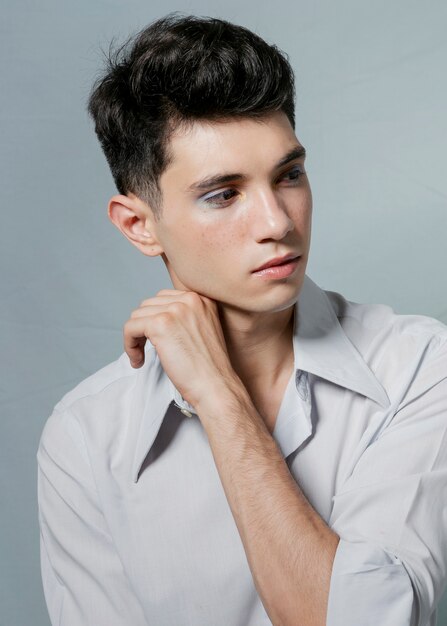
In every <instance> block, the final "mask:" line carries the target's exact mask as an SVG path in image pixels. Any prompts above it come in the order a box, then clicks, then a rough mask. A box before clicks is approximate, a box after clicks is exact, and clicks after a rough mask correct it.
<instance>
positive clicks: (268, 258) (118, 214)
mask: <svg viewBox="0 0 447 626" xmlns="http://www.w3.org/2000/svg"><path fill="white" fill-rule="evenodd" d="M89 111H90V113H91V115H92V116H93V118H94V120H95V123H96V132H97V134H98V137H99V140H100V142H101V144H102V147H103V149H104V152H105V155H106V157H107V159H108V162H109V165H110V167H111V171H112V173H113V175H114V178H115V181H116V185H117V187H118V191H119V193H118V194H117V195H115V196H113V197H112V199H111V200H110V202H109V206H108V214H109V217H110V219H111V220H112V222H113V223H114V224H115V225H116V226H117V228H119V229H120V231H121V232H122V233H123V235H124V236H125V237H127V239H129V241H130V242H131V243H132V244H133V245H135V246H136V247H137V248H138V249H139V250H140V251H141V252H142V253H143V254H145V255H147V256H148V257H151V256H157V255H161V257H162V258H163V260H164V262H165V264H166V267H167V269H168V271H169V275H170V277H171V280H172V284H173V287H174V288H173V289H163V290H161V291H159V292H158V293H157V294H156V295H155V296H153V297H150V298H148V299H147V300H145V301H143V302H142V303H141V306H140V307H139V308H138V309H136V310H135V311H134V312H133V313H132V315H131V318H130V319H129V321H128V322H126V324H125V328H124V338H125V348H126V352H124V353H123V354H122V355H121V356H120V358H119V359H118V360H116V361H114V362H113V363H111V364H109V365H107V366H106V367H104V368H102V369H101V370H99V371H98V372H96V373H95V374H93V375H92V376H90V377H89V378H87V379H86V380H84V381H82V382H81V383H80V384H79V385H78V386H77V387H76V388H75V389H73V390H72V391H70V392H69V393H67V394H66V395H65V396H64V397H63V398H62V399H61V401H60V402H59V403H58V404H57V405H56V406H55V408H54V412H53V414H52V415H51V417H50V418H49V420H48V421H47V424H46V426H45V429H44V432H43V435H42V439H41V442H40V447H39V451H38V462H39V519H40V525H41V537H42V539H41V555H42V575H43V584H44V589H45V595H46V600H47V604H48V609H49V613H50V616H51V621H52V624H60V625H61V626H75V625H76V626H77V625H83V626H86V625H95V626H117V625H123V626H124V625H126V626H130V625H131V626H142V625H144V624H150V625H156V626H182V625H191V626H233V625H234V626H236V625H240V626H261V625H263V624H270V623H272V624H275V625H287V626H289V625H293V626H317V625H318V626H323V625H324V624H328V625H329V626H364V625H366V624H374V626H375V625H378V624H380V625H381V626H428V625H430V626H433V625H434V624H435V623H436V606H437V603H438V602H439V599H440V597H441V595H442V593H443V590H444V587H445V582H446V567H447V557H446V553H447V550H446V547H447V530H446V526H447V524H446V519H447V506H446V484H447V433H446V430H447V328H446V327H445V326H444V325H443V324H441V322H438V321H437V320H435V319H433V318H430V317H425V316H408V315H397V314H395V313H394V312H393V310H392V309H391V308H390V307H388V306H385V305H366V304H358V303H354V302H350V301H347V300H346V299H345V298H344V297H343V296H342V295H340V294H338V293H335V292H331V291H324V290H322V289H320V288H319V287H318V286H317V285H316V284H315V283H314V282H313V281H312V280H311V279H310V278H309V277H308V276H307V275H306V273H305V271H306V265H307V260H308V255H309V246H310V236H311V214H312V196H311V190H310V186H309V180H308V178H307V175H306V173H305V168H304V161H305V150H304V147H303V145H302V144H301V142H300V141H299V139H298V137H297V135H296V133H295V119H294V84H293V73H292V70H291V68H290V65H289V64H288V62H287V60H286V58H285V56H284V55H283V54H282V53H281V52H280V51H279V50H278V49H277V48H275V47H274V46H272V45H268V44H267V43H266V42H264V41H263V40H262V39H260V38H259V37H258V36H256V35H255V34H253V33H251V32H249V31H248V30H246V29H244V28H242V27H240V26H235V25H233V24H230V23H228V22H225V21H222V20H218V19H211V18H201V19H199V18H196V17H193V16H190V17H178V16H175V15H169V16H167V17H166V18H163V19H161V20H158V21H157V22H155V23H153V24H151V25H150V26H149V27H148V28H147V29H145V30H143V31H142V32H141V33H140V34H139V35H138V36H137V37H136V38H135V39H133V40H132V41H131V42H129V43H128V45H127V46H126V47H124V48H122V49H121V50H120V51H119V53H118V54H117V55H115V56H112V57H111V59H110V64H109V67H108V68H107V71H106V73H105V74H104V76H103V77H102V78H101V79H100V80H98V82H97V83H96V85H95V87H94V89H93V91H92V94H91V97H90V101H89ZM265 266H269V267H268V268H267V269H260V268H262V267H265ZM147 339H148V340H149V341H147ZM129 357H130V362H129Z"/></svg>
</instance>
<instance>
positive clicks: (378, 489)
mask: <svg viewBox="0 0 447 626" xmlns="http://www.w3.org/2000/svg"><path fill="white" fill-rule="evenodd" d="M329 525H330V526H331V528H332V529H333V530H334V531H335V532H337V534H338V535H339V536H340V542H339V545H338V548H337V552H336V555H335V559H334V563H333V569H332V575H331V582H330V590H329V598H328V613H327V626H359V625H360V624H361V625H362V626H368V625H371V626H373V625H374V626H376V625H377V624H380V625H381V626H432V625H433V624H435V623H436V609H437V605H438V603H439V601H440V599H441V597H442V594H443V592H444V591H445V587H446V580H447V349H446V345H445V344H444V345H441V346H440V348H439V349H438V350H436V351H434V354H433V355H432V356H431V358H430V359H429V361H427V362H426V363H424V364H423V365H422V366H421V367H420V368H419V370H418V371H417V373H416V375H415V377H414V380H413V381H412V384H411V386H409V387H408V391H407V393H406V394H405V397H404V398H403V399H402V401H401V402H400V404H399V407H398V410H397V411H395V413H394V415H393V418H392V419H391V420H389V421H388V422H387V424H386V426H384V427H383V428H382V429H378V432H377V435H376V437H375V438H374V440H373V441H372V442H370V444H369V445H368V446H367V447H366V449H365V450H364V452H363V454H362V455H361V456H360V458H359V460H358V461H357V463H356V464H355V467H354V468H353V471H352V472H351V474H350V476H349V477H348V478H347V479H346V481H345V483H344V484H343V486H342V488H341V489H340V490H339V491H338V492H337V493H336V495H335V496H334V498H333V509H332V512H331V518H330V521H329Z"/></svg>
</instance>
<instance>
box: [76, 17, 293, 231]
mask: <svg viewBox="0 0 447 626" xmlns="http://www.w3.org/2000/svg"><path fill="white" fill-rule="evenodd" d="M87 108H88V112H89V114H90V115H91V116H92V118H93V119H94V122H95V132H96V134H97V136H98V139H99V141H100V143H101V146H102V149H103V151H104V154H105V156H106V159H107V161H108V163H109V166H110V170H111V172H112V175H113V178H114V181H115V184H116V186H117V188H118V191H119V192H120V193H122V194H127V193H128V192H131V193H133V194H135V195H136V196H138V197H139V198H141V199H143V200H144V201H145V202H147V203H148V204H149V205H150V206H151V208H152V210H153V213H154V216H155V218H156V219H157V218H158V217H159V216H160V215H161V203H162V196H161V191H160V187H159V177H160V175H161V174H162V173H163V171H164V170H165V169H166V168H167V166H168V165H169V163H170V162H172V155H171V154H170V152H169V138H170V135H171V133H172V132H173V131H174V130H175V129H176V128H178V127H179V126H181V125H188V123H192V122H194V121H195V120H209V121H225V120H227V119H233V118H241V117H252V118H260V117H262V116H264V115H266V114H268V113H272V112H274V111H278V110H281V111H283V112H284V113H285V114H286V115H287V117H288V119H289V121H290V124H291V126H292V128H293V129H295V85H294V74H293V70H292V68H291V66H290V63H289V61H288V56H287V55H286V54H285V53H284V52H282V51H281V50H279V48H278V47H277V46H275V45H274V44H268V43H267V42H266V41H264V40H263V39H262V38H261V37H259V36H258V35H256V34H255V33H253V32H251V31H250V30H248V29H247V28H244V27H243V26H238V25H235V24H232V23H231V22H228V21H226V20H223V19H218V18H211V17H197V16H194V15H187V16H179V15H178V12H177V11H175V12H173V13H170V14H168V15H166V16H165V17H162V18H160V19H158V20H156V21H155V22H152V23H151V24H149V26H147V27H146V28H144V29H143V30H141V31H140V32H138V33H137V34H136V35H134V36H132V37H131V38H130V39H128V40H127V41H126V42H125V43H124V44H123V45H121V46H119V47H118V48H116V49H114V48H113V42H112V43H111V44H110V47H109V50H108V53H107V54H106V68H105V72H104V73H103V74H102V75H101V76H100V77H99V78H98V79H97V80H96V81H95V83H94V85H93V87H92V91H91V93H90V96H89V100H88V107H87Z"/></svg>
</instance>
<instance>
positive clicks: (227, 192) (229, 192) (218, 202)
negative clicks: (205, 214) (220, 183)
mask: <svg viewBox="0 0 447 626" xmlns="http://www.w3.org/2000/svg"><path fill="white" fill-rule="evenodd" d="M233 194H237V191H236V190H235V189H224V191H221V192H219V193H216V194H214V195H213V196H205V197H204V198H202V200H203V202H206V204H208V205H211V206H224V205H225V204H226V203H227V202H228V201H229V200H231V199H232V198H233V197H234V195H233Z"/></svg>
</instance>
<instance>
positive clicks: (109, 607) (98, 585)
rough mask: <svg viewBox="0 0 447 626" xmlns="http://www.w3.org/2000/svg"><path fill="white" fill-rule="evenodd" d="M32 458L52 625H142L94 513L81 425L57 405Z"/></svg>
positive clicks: (96, 500)
mask: <svg viewBox="0 0 447 626" xmlns="http://www.w3.org/2000/svg"><path fill="white" fill-rule="evenodd" d="M37 461H38V509H39V525H40V550H41V572H42V583H43V589H44V593H45V600H46V603H47V608H48V612H49V616H50V620H51V624H52V626H80V624H82V625H83V626H129V624H132V626H143V625H145V626H147V622H146V621H145V619H144V616H143V611H142V608H141V605H140V604H139V601H138V599H137V598H136V596H135V594H134V592H133V591H132V588H131V586H130V584H129V581H128V578H127V576H126V574H125V572H124V570H123V566H122V563H121V561H120V558H119V555H118V553H117V551H116V549H115V547H114V544H113V541H112V538H111V536H110V533H109V530H108V528H107V523H106V520H105V518H104V516H103V514H102V511H101V507H100V505H99V498H98V494H97V490H96V486H95V483H94V480H93V476H92V472H91V468H90V463H89V459H88V454H87V451H86V447H85V444H84V440H83V436H82V432H81V428H80V426H79V424H78V422H77V420H76V419H75V417H74V416H72V415H71V414H70V413H69V412H68V411H67V410H66V409H64V408H63V407H61V405H60V404H59V405H57V406H56V407H55V409H54V411H53V413H52V415H51V416H50V417H49V419H48V420H47V422H46V424H45V427H44V430H43V433H42V436H41V440H40V444H39V449H38V452H37Z"/></svg>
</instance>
